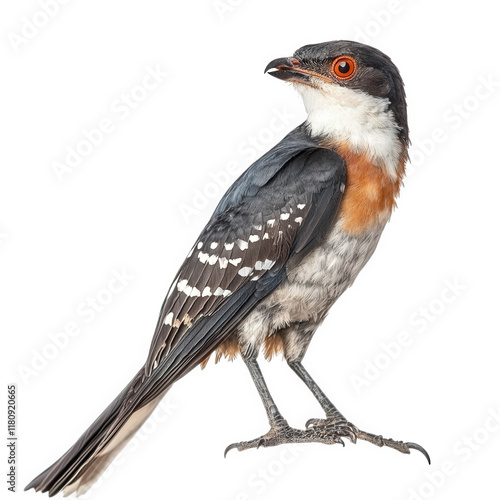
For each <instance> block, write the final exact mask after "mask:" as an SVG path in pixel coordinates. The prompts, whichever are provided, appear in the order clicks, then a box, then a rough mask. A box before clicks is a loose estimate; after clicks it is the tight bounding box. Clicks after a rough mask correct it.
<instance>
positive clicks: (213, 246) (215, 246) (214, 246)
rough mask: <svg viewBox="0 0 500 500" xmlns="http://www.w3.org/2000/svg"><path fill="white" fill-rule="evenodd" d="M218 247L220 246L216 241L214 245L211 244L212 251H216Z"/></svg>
mask: <svg viewBox="0 0 500 500" xmlns="http://www.w3.org/2000/svg"><path fill="white" fill-rule="evenodd" d="M218 246H219V244H218V243H217V242H216V241H214V242H213V243H210V248H211V249H212V250H215V249H216V248H217V247H218Z"/></svg>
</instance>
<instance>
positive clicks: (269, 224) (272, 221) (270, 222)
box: [267, 219, 276, 227]
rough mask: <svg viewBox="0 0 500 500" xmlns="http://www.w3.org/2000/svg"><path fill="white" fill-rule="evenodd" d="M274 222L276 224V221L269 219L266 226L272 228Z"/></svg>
mask: <svg viewBox="0 0 500 500" xmlns="http://www.w3.org/2000/svg"><path fill="white" fill-rule="evenodd" d="M275 222H276V219H269V220H268V221H267V225H268V226H270V227H273V226H274V223H275Z"/></svg>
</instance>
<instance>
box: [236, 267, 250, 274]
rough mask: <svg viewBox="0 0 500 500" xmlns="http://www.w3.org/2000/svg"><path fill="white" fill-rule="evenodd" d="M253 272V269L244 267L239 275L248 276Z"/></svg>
mask: <svg viewBox="0 0 500 500" xmlns="http://www.w3.org/2000/svg"><path fill="white" fill-rule="evenodd" d="M251 272H252V268H251V267H242V268H241V269H240V270H239V271H238V274H239V275H240V276H248V275H249V274H250V273H251Z"/></svg>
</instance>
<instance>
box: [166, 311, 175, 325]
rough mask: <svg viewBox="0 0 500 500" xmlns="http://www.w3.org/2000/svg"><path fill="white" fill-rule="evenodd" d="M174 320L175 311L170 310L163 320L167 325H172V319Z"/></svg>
mask: <svg viewBox="0 0 500 500" xmlns="http://www.w3.org/2000/svg"><path fill="white" fill-rule="evenodd" d="M173 320H174V313H173V312H169V313H168V314H167V315H166V316H165V321H164V322H163V323H164V324H165V325H169V326H172V321H173Z"/></svg>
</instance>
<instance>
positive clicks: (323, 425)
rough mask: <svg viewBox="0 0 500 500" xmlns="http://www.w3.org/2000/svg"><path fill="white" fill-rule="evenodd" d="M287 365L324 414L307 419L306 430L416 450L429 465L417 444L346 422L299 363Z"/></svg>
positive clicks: (429, 460) (426, 454) (425, 452)
mask: <svg viewBox="0 0 500 500" xmlns="http://www.w3.org/2000/svg"><path fill="white" fill-rule="evenodd" d="M288 365H289V366H290V368H291V369H292V370H293V371H294V372H295V373H296V374H297V375H298V376H299V377H300V379H301V380H302V381H303V382H304V383H305V384H306V386H307V387H308V388H309V390H310V391H311V392H312V393H313V395H314V397H315V398H316V399H317V400H318V403H319V404H320V405H321V407H322V408H323V410H324V411H325V413H326V418H325V419H318V418H311V419H309V420H308V421H307V422H306V428H307V429H308V430H310V429H316V430H323V431H324V432H325V433H326V434H330V433H331V432H333V433H334V434H335V435H337V434H339V433H343V435H345V436H346V437H348V438H349V439H350V440H351V441H352V442H353V443H355V442H356V440H357V439H361V440H363V441H368V442H369V443H372V444H374V445H376V446H380V447H382V446H387V447H389V448H393V449H395V450H397V451H399V452H401V453H410V449H414V450H418V451H420V452H421V453H422V454H423V455H424V456H425V458H426V459H427V461H428V462H429V464H430V463H431V459H430V457H429V454H428V453H427V451H425V449H424V448H423V447H422V446H420V445H419V444H416V443H405V442H404V441H394V440H393V439H390V438H384V437H382V436H377V435H375V434H371V433H369V432H364V431H361V430H359V429H358V428H357V427H356V426H354V425H353V424H351V423H350V422H348V421H347V419H346V418H345V417H344V416H343V415H342V413H340V412H339V411H338V410H337V408H336V407H335V405H334V404H333V403H332V402H331V401H330V400H329V399H328V398H327V397H326V395H325V393H324V392H323V391H322V390H321V389H320V387H319V386H318V384H317V383H316V382H315V381H314V379H313V378H312V377H311V375H309V373H308V372H307V370H306V369H305V368H304V367H303V366H302V363H301V362H300V361H288Z"/></svg>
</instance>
